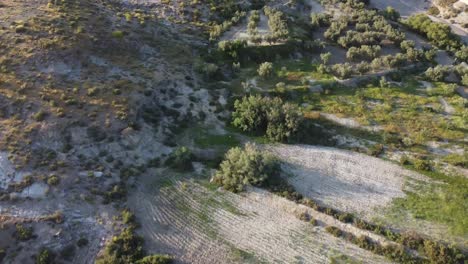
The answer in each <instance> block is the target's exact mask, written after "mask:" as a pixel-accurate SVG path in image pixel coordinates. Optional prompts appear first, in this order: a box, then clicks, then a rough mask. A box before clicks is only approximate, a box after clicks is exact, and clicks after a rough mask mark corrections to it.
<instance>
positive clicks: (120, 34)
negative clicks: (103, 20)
mask: <svg viewBox="0 0 468 264" xmlns="http://www.w3.org/2000/svg"><path fill="white" fill-rule="evenodd" d="M124 36H125V33H124V32H123V31H121V30H116V31H114V32H112V37H114V38H119V39H121V38H123V37H124Z"/></svg>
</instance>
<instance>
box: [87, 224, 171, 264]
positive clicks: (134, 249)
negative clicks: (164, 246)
mask: <svg viewBox="0 0 468 264" xmlns="http://www.w3.org/2000/svg"><path fill="white" fill-rule="evenodd" d="M170 263H172V258H171V257H170V256H167V255H149V256H145V251H144V250H143V238H142V237H140V236H138V235H136V234H135V231H134V229H133V228H125V229H124V230H123V231H122V233H120V234H119V235H118V236H115V237H113V238H112V240H111V241H110V242H109V244H108V245H107V246H106V248H105V250H104V252H103V254H102V255H101V256H99V257H98V259H97V260H96V264H170Z"/></svg>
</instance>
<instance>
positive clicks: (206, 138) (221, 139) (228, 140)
mask: <svg viewBox="0 0 468 264" xmlns="http://www.w3.org/2000/svg"><path fill="white" fill-rule="evenodd" d="M194 141H195V144H196V145H197V146H199V147H200V148H210V147H218V146H221V147H235V146H238V145H239V140H237V138H236V137H235V136H233V135H232V134H224V135H214V134H209V133H207V132H206V131H203V132H196V135H195V138H194Z"/></svg>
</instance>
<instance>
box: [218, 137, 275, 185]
mask: <svg viewBox="0 0 468 264" xmlns="http://www.w3.org/2000/svg"><path fill="white" fill-rule="evenodd" d="M278 171H279V165H278V162H277V161H276V159H275V158H274V157H273V156H272V155H270V154H267V153H265V152H262V151H260V150H259V149H258V148H257V147H256V146H255V145H253V144H250V143H247V144H246V145H245V146H244V148H243V149H242V148H239V147H235V148H232V149H230V150H229V151H228V152H227V153H226V155H225V157H224V160H223V161H222V162H221V164H220V166H219V169H218V170H217V171H216V173H215V174H214V176H213V178H212V181H213V182H214V183H216V184H218V185H220V186H222V187H223V188H224V189H226V190H229V191H232V192H241V191H242V190H244V187H245V186H246V185H261V184H262V183H263V182H264V181H266V180H267V179H268V178H269V177H270V176H272V175H274V174H277V173H278Z"/></svg>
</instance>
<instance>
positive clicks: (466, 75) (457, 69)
mask: <svg viewBox="0 0 468 264" xmlns="http://www.w3.org/2000/svg"><path fill="white" fill-rule="evenodd" d="M424 74H425V76H426V78H427V79H429V80H431V81H444V80H445V78H446V77H447V76H449V75H450V74H454V75H455V76H458V78H459V82H460V83H461V84H462V85H465V86H468V69H467V68H466V67H465V66H463V65H456V66H442V65H437V66H435V67H430V68H428V69H427V70H426V72H425V73H424Z"/></svg>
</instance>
